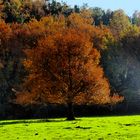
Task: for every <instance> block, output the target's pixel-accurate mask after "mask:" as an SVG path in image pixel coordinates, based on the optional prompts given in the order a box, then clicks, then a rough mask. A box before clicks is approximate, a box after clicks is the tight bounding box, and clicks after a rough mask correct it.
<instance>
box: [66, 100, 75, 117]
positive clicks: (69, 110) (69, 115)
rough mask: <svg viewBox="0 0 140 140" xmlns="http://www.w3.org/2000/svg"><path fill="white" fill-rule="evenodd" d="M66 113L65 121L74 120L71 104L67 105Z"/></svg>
mask: <svg viewBox="0 0 140 140" xmlns="http://www.w3.org/2000/svg"><path fill="white" fill-rule="evenodd" d="M67 111H68V114H67V120H75V117H74V111H73V104H72V103H68V104H67Z"/></svg>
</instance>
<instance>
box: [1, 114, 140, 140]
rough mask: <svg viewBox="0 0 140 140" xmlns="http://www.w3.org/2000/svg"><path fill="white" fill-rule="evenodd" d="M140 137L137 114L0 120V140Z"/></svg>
mask: <svg viewBox="0 0 140 140" xmlns="http://www.w3.org/2000/svg"><path fill="white" fill-rule="evenodd" d="M16 139H19V140H125V139H130V140H140V116H126V117H99V118H96V117H95V118H78V119H77V120H76V121H69V122H68V121H65V119H53V120H50V122H38V120H30V121H27V120H25V121H22V120H21V121H0V140H16Z"/></svg>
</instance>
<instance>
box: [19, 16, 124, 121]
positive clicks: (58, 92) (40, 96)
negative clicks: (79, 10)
mask: <svg viewBox="0 0 140 140" xmlns="http://www.w3.org/2000/svg"><path fill="white" fill-rule="evenodd" d="M82 15H84V18H85V20H81V22H80V24H79V25H78V23H79V21H78V19H77V20H76V19H75V20H76V21H75V22H73V24H72V22H70V21H71V18H72V17H71V18H70V19H69V20H65V19H64V18H58V20H59V24H60V23H61V24H60V25H59V24H58V25H59V26H58V25H57V24H56V23H58V22H56V21H57V20H56V21H55V20H54V21H53V22H52V23H51V24H52V25H53V24H54V23H55V25H57V28H55V30H54V28H53V27H54V26H50V27H49V29H48V32H49V33H46V35H45V36H44V37H42V38H41V39H39V40H38V43H37V45H36V47H35V48H32V49H28V50H26V51H25V52H26V54H27V59H26V60H25V61H24V65H25V67H26V69H27V70H29V76H28V77H27V80H26V82H25V84H24V85H25V87H26V89H25V91H23V94H18V95H17V102H18V103H23V104H26V103H36V102H46V103H60V104H65V105H66V106H67V108H68V115H67V119H68V120H73V119H74V113H73V105H74V104H107V103H112V104H113V100H112V99H113V98H115V99H116V100H114V101H115V102H114V103H116V102H117V101H122V100H123V98H122V97H119V96H118V95H114V96H113V98H112V97H111V96H110V87H109V83H108V80H107V79H106V78H105V76H104V72H103V69H102V68H101V67H100V65H99V64H100V53H99V52H98V51H97V49H96V48H95V47H94V44H93V42H92V39H91V32H90V31H87V29H88V30H90V29H91V28H92V27H91V26H89V28H88V24H89V21H88V16H87V19H86V17H85V16H86V15H85V13H83V14H82ZM73 18H74V17H73ZM60 19H61V20H60ZM60 21H61V22H60ZM64 21H65V22H64ZM74 24H75V25H77V26H74ZM84 24H85V25H84ZM79 28H80V29H81V30H79ZM96 45H97V44H96Z"/></svg>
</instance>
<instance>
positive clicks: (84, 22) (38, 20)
mask: <svg viewBox="0 0 140 140" xmlns="http://www.w3.org/2000/svg"><path fill="white" fill-rule="evenodd" d="M139 26H140V12H139V11H135V12H134V14H133V16H132V17H129V16H127V15H126V14H125V12H124V11H123V10H121V9H118V10H116V11H111V10H106V11H105V10H103V9H101V8H99V7H93V8H91V7H88V6H87V5H86V4H85V5H83V6H82V7H79V6H77V5H75V6H74V7H70V6H68V5H67V4H66V3H60V2H57V1H54V0H53V1H39V0H37V1H29V0H28V1H26V0H1V1H0V118H25V117H27V118H29V117H46V116H53V115H54V116H55V115H56V116H57V115H58V116H59V115H60V116H61V115H62V116H63V115H65V111H66V109H65V105H67V106H68V110H69V111H68V119H73V117H74V116H73V114H72V113H73V108H72V106H73V105H74V106H75V107H74V109H75V110H77V114H78V115H82V114H84V113H85V114H84V115H93V114H96V115H99V114H101V115H105V114H109V113H112V114H113V113H117V114H121V113H130V114H132V113H139V112H140V107H139V104H140V102H139V101H140V97H139V94H140V88H139V87H140V86H139V84H140V80H139V79H140V56H139V52H140V27H139ZM66 52H68V53H66ZM93 93H96V94H94V95H93ZM58 104H60V105H58ZM87 106H88V107H87ZM50 112H51V114H50ZM89 112H90V113H89ZM88 113H89V114H88ZM48 114H50V115H48Z"/></svg>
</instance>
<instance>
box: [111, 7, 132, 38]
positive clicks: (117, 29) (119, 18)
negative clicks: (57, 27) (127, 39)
mask: <svg viewBox="0 0 140 140" xmlns="http://www.w3.org/2000/svg"><path fill="white" fill-rule="evenodd" d="M131 26H132V25H131V22H130V20H129V18H128V16H127V15H126V14H125V12H124V11H123V10H121V9H120V10H116V11H114V12H113V15H112V19H111V20H110V28H111V30H112V33H113V35H114V36H115V37H116V39H120V38H121V37H122V36H123V35H124V34H125V33H126V32H127V30H129V28H131Z"/></svg>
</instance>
